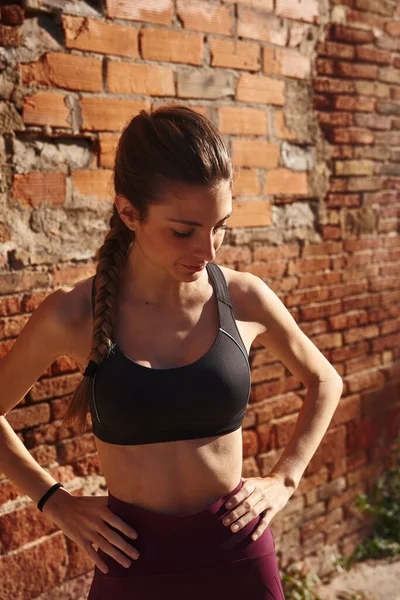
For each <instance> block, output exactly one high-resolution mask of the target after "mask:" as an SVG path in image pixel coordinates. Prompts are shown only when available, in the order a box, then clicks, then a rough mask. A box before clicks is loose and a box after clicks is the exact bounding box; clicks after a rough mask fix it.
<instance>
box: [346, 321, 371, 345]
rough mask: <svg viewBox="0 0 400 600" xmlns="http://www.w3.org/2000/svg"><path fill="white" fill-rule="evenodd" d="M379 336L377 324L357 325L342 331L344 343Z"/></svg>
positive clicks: (352, 342)
mask: <svg viewBox="0 0 400 600" xmlns="http://www.w3.org/2000/svg"><path fill="white" fill-rule="evenodd" d="M378 336H379V327H378V326H377V325H367V326H366V327H357V328H355V329H350V330H349V331H346V332H344V340H345V343H346V344H354V342H359V341H361V340H363V339H370V338H376V337H378Z"/></svg>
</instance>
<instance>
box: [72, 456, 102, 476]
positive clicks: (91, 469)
mask: <svg viewBox="0 0 400 600" xmlns="http://www.w3.org/2000/svg"><path fill="white" fill-rule="evenodd" d="M73 467H74V471H75V473H76V475H79V476H80V477H87V476H88V475H93V474H97V475H99V474H102V470H101V464H100V459H99V456H98V454H97V453H96V454H88V455H87V456H84V457H83V458H79V459H78V460H74V462H73Z"/></svg>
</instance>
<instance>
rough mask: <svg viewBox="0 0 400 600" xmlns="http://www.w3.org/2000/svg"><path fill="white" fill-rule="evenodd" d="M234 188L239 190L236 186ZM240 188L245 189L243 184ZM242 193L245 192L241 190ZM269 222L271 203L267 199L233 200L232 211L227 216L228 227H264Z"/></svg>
mask: <svg viewBox="0 0 400 600" xmlns="http://www.w3.org/2000/svg"><path fill="white" fill-rule="evenodd" d="M236 189H237V190H238V191H240V188H239V187H238V186H236ZM241 189H242V190H244V189H245V188H244V186H243V185H242V188H241ZM248 189H250V188H248ZM253 189H254V188H253ZM243 195H246V193H245V192H243ZM249 195H251V194H249ZM270 223H271V204H270V202H269V201H268V200H245V201H243V202H240V201H238V200H234V202H233V213H232V216H231V217H230V218H229V227H230V228H235V227H264V226H267V225H270Z"/></svg>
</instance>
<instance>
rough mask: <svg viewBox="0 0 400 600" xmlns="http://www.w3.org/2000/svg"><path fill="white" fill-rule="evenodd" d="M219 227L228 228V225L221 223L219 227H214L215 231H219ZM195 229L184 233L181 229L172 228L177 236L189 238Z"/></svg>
mask: <svg viewBox="0 0 400 600" xmlns="http://www.w3.org/2000/svg"><path fill="white" fill-rule="evenodd" d="M218 229H227V225H219V226H218V227H214V231H218ZM193 231H194V230H193V229H192V231H188V232H186V233H182V232H181V231H175V230H172V233H173V235H175V236H176V237H179V238H188V237H190V236H191V235H192V233H193Z"/></svg>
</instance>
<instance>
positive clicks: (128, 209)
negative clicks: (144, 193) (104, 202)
mask: <svg viewBox="0 0 400 600" xmlns="http://www.w3.org/2000/svg"><path fill="white" fill-rule="evenodd" d="M114 203H115V206H116V207H117V211H118V214H119V216H120V219H121V220H122V221H123V222H124V223H125V225H126V226H127V227H128V229H130V230H131V231H135V229H136V227H137V223H138V221H139V214H138V211H137V209H136V208H135V207H134V206H132V204H131V203H130V202H129V200H128V199H127V198H125V196H122V195H121V194H117V195H116V196H115V198H114Z"/></svg>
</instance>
